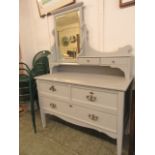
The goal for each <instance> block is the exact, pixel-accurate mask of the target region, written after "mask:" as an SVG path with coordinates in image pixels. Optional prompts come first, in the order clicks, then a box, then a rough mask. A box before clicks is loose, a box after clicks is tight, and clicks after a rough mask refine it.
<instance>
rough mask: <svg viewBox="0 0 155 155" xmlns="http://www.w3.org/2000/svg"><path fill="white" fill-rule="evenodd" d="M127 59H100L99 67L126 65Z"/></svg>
mask: <svg viewBox="0 0 155 155" xmlns="http://www.w3.org/2000/svg"><path fill="white" fill-rule="evenodd" d="M129 61H130V59H129V58H101V65H111V64H128V63H129Z"/></svg>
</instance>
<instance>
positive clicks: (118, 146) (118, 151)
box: [117, 135, 123, 155]
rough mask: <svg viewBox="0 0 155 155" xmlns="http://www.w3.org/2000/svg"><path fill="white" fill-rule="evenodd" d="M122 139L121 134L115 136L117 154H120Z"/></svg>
mask: <svg viewBox="0 0 155 155" xmlns="http://www.w3.org/2000/svg"><path fill="white" fill-rule="evenodd" d="M122 141H123V136H122V135H119V136H118V138H117V155H122Z"/></svg>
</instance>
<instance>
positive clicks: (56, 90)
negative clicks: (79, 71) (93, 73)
mask: <svg viewBox="0 0 155 155" xmlns="http://www.w3.org/2000/svg"><path fill="white" fill-rule="evenodd" d="M37 85H38V88H39V89H38V90H39V92H43V93H49V94H50V95H52V96H55V97H59V98H64V99H70V87H69V85H67V84H63V83H58V82H53V81H39V82H38V83H37Z"/></svg>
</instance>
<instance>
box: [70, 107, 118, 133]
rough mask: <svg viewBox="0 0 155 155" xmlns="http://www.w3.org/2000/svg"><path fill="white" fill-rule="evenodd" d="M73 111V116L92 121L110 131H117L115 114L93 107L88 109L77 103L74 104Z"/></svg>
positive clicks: (88, 121) (91, 122)
mask: <svg viewBox="0 0 155 155" xmlns="http://www.w3.org/2000/svg"><path fill="white" fill-rule="evenodd" d="M72 112H73V116H74V117H76V118H78V119H80V120H81V121H84V122H86V123H90V124H92V125H94V126H98V127H100V128H102V129H106V130H108V131H112V132H116V127H117V124H116V116H115V115H111V114H107V113H103V112H99V111H96V110H93V109H88V108H87V109H86V108H83V107H81V106H77V105H73V107H72Z"/></svg>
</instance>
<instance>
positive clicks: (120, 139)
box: [117, 92, 124, 155]
mask: <svg viewBox="0 0 155 155" xmlns="http://www.w3.org/2000/svg"><path fill="white" fill-rule="evenodd" d="M123 121H124V93H123V92H120V93H119V102H118V120H117V155H122V144H123V126H124V125H123V124H124V123H123Z"/></svg>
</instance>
